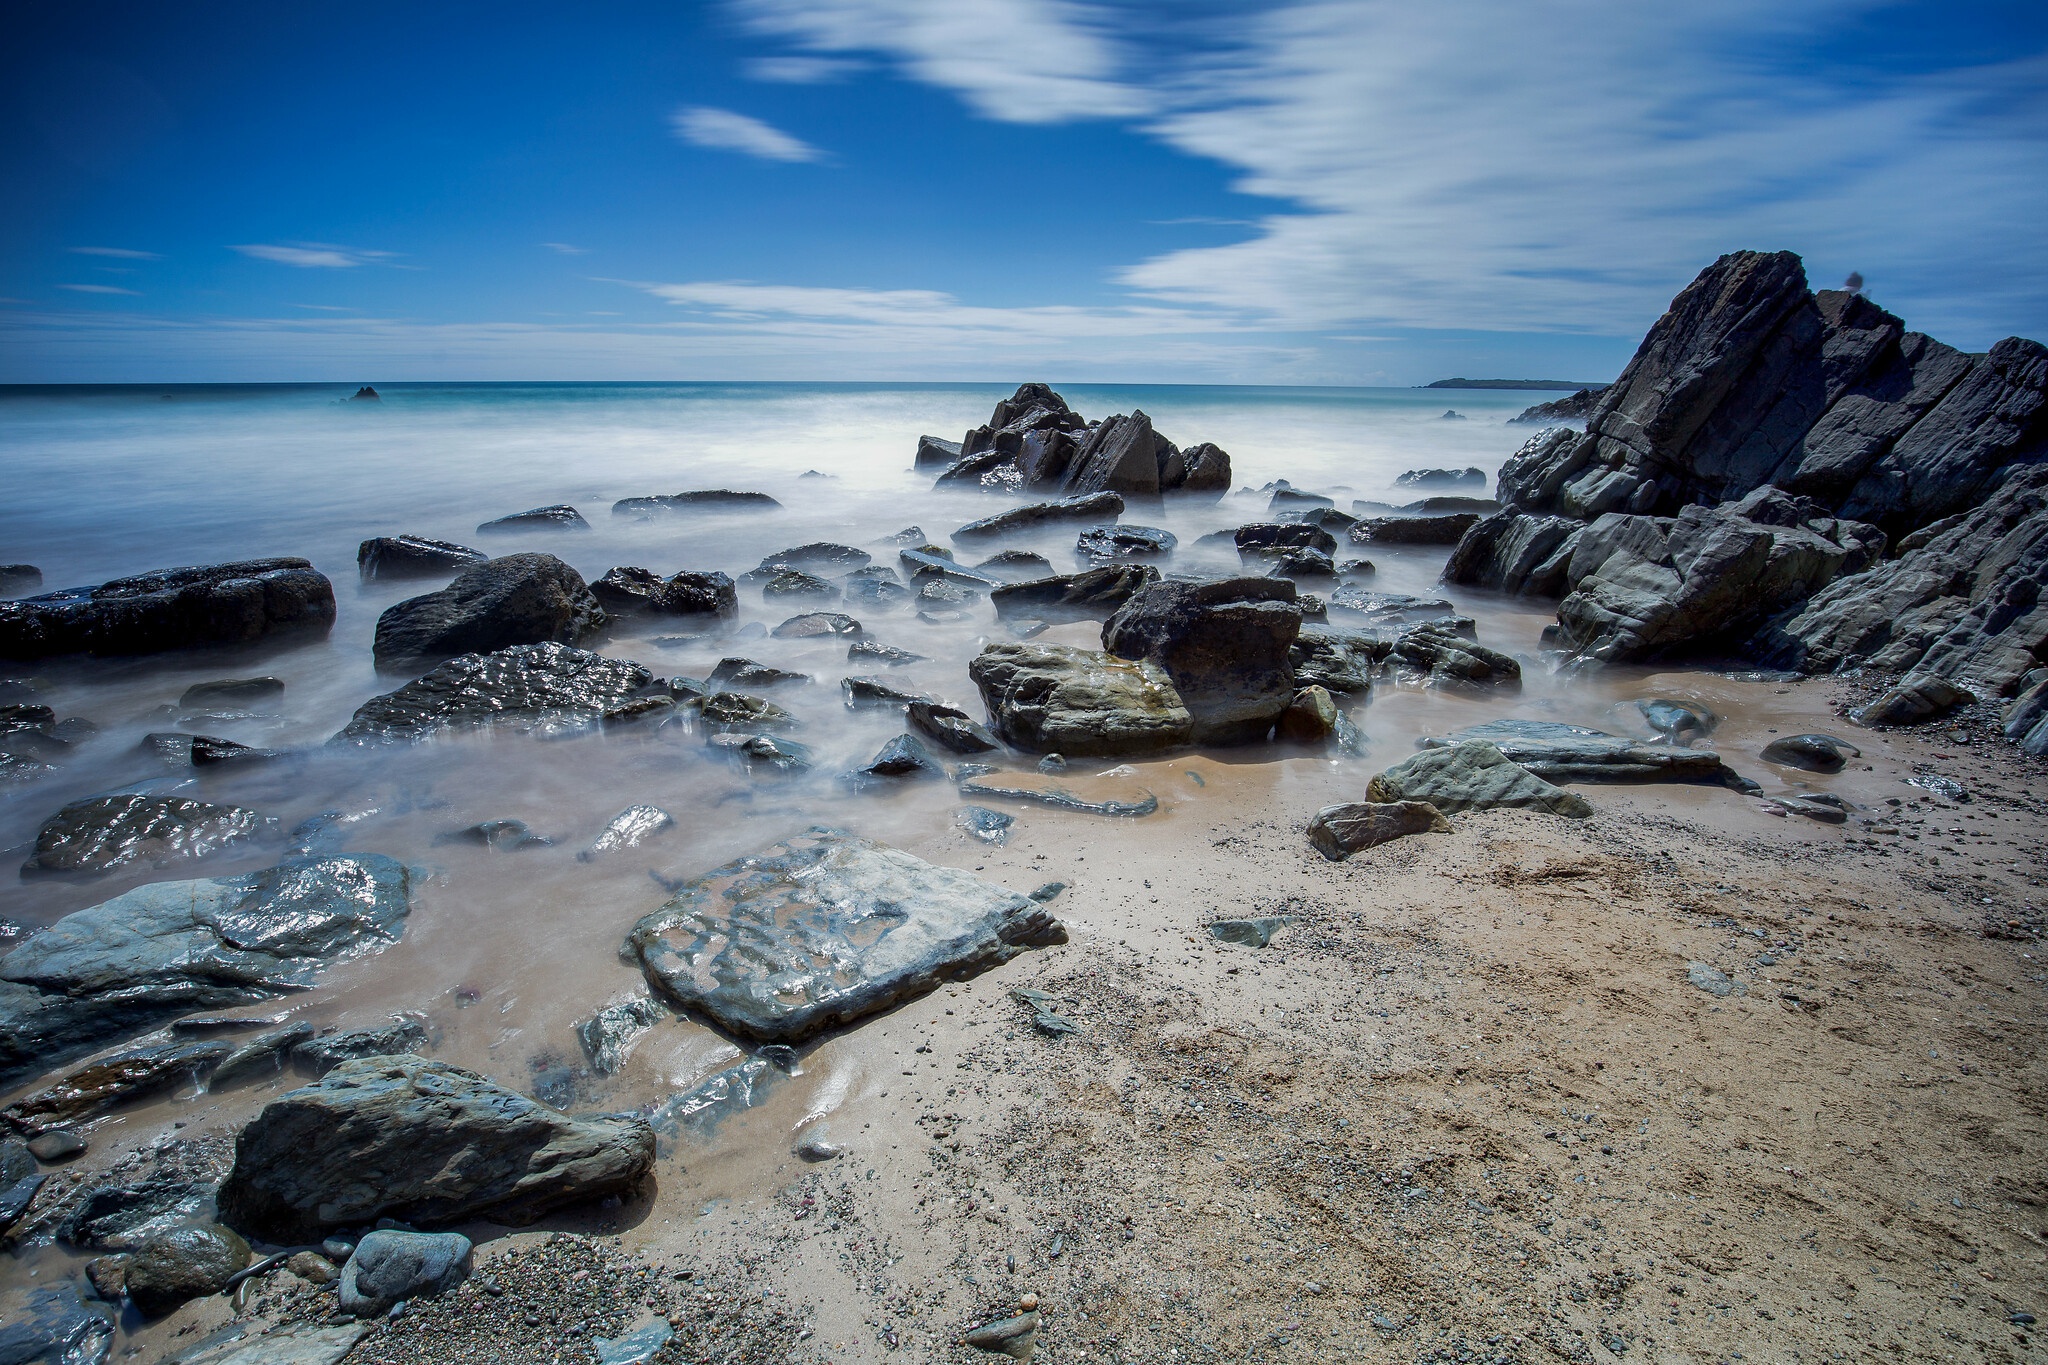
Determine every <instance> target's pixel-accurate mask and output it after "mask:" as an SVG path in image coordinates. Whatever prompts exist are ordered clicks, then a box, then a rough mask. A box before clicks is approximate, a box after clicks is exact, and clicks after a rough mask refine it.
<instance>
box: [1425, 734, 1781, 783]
mask: <svg viewBox="0 0 2048 1365" xmlns="http://www.w3.org/2000/svg"><path fill="white" fill-rule="evenodd" d="M1474 740H1480V741H1484V742H1485V743H1488V744H1491V745H1493V746H1494V747H1495V748H1497V749H1499V750H1500V751H1501V752H1502V753H1503V754H1505V755H1506V756H1507V757H1508V759H1509V760H1510V761H1512V762H1515V763H1519V764H1520V765H1521V766H1523V767H1524V768H1527V769H1528V770H1529V771H1530V772H1532V773H1534V774H1536V775H1537V776H1538V777H1540V778H1543V779H1544V780H1545V781H1548V782H1702V783H1707V784H1710V785H1715V786H1723V787H1732V788H1734V789H1736V790H1738V791H1747V790H1753V789H1754V788H1755V786H1756V784H1755V783H1753V782H1750V781H1749V780H1748V779H1746V778H1744V777H1741V776H1739V775H1738V774H1737V773H1736V772H1735V771H1734V770H1733V769H1732V768H1730V767H1729V766H1728V765H1727V764H1726V763H1724V762H1722V761H1721V756H1720V755H1719V754H1717V753H1715V752H1714V751H1713V750H1712V749H1688V748H1681V747H1679V746H1677V745H1671V744H1645V743H1643V742H1642V741H1641V740H1637V739H1629V738H1626V737H1624V736H1621V735H1610V734H1607V733H1605V732H1604V731H1600V730H1593V729H1588V728H1587V727H1585V726H1581V725H1565V724H1561V723H1560V722H1557V721H1551V720H1490V721H1486V722H1484V723H1483V724H1479V725H1470V726H1467V727H1466V728H1464V729H1462V730H1456V731H1453V732H1452V733H1450V734H1448V735H1431V736H1425V737H1424V738H1422V739H1421V740H1418V741H1417V743H1418V744H1420V745H1421V746H1422V747H1424V748H1426V749H1444V748H1449V747H1451V746H1452V745H1457V744H1464V743H1469V742H1471V741H1474Z"/></svg>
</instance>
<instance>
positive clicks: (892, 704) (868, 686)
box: [839, 678, 929, 711]
mask: <svg viewBox="0 0 2048 1365" xmlns="http://www.w3.org/2000/svg"><path fill="white" fill-rule="evenodd" d="M839 689H840V691H841V692H843V693H845V695H846V707H847V709H848V710H849V711H887V710H898V711H900V710H902V709H903V708H904V707H906V706H908V705H910V704H911V703H912V702H914V701H926V700H929V698H926V697H925V696H924V695H923V694H921V693H917V692H904V691H901V690H900V689H898V688H894V687H891V686H889V684H887V683H885V682H883V681H881V680H880V679H878V678H841V679H840V680H839Z"/></svg>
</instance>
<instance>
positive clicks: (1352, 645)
mask: <svg viewBox="0 0 2048 1365" xmlns="http://www.w3.org/2000/svg"><path fill="white" fill-rule="evenodd" d="M1392 651H1393V643H1392V642H1391V641H1388V640H1377V639H1374V638H1372V637H1371V636H1367V635H1351V634H1344V633H1341V632H1337V631H1321V630H1318V631H1303V632H1302V634H1301V635H1300V637H1299V638H1297V639H1296V640H1295V642H1294V643H1293V645H1291V646H1289V648H1288V651H1287V661H1288V664H1289V665H1290V667H1292V669H1293V670H1294V681H1295V682H1296V683H1298V684H1300V685H1301V686H1303V687H1308V686H1316V687H1321V688H1325V689H1327V690H1328V691H1331V692H1339V693H1353V694H1357V693H1364V692H1370V691H1371V690H1372V677H1373V674H1374V673H1375V672H1377V671H1378V670H1379V664H1380V660H1382V659H1384V658H1386V657H1387V655H1388V654H1390V653H1391V652H1392Z"/></svg>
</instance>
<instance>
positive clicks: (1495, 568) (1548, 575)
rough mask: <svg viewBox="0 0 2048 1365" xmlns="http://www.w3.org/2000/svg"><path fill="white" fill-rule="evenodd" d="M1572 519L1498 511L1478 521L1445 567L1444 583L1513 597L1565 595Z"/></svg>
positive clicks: (1576, 525)
mask: <svg viewBox="0 0 2048 1365" xmlns="http://www.w3.org/2000/svg"><path fill="white" fill-rule="evenodd" d="M1584 525H1585V523H1583V522H1580V521H1577V520H1575V519H1573V518H1571V517H1557V516H1542V515H1535V514H1531V513H1526V512H1497V513H1495V514H1494V515H1492V516H1489V517H1484V518H1482V519H1481V520H1479V521H1477V522H1475V523H1474V524H1473V526H1472V528H1471V529H1470V530H1468V531H1466V533H1465V535H1464V538H1463V539H1461V540H1460V541H1459V542H1458V545H1457V548H1456V549H1454V550H1452V551H1451V557H1450V559H1449V560H1447V561H1446V562H1445V564H1444V575H1443V577H1444V582H1446V583H1462V584H1464V585H1466V586H1468V587H1474V588H1487V589H1490V590H1492V591H1496V592H1505V593H1509V594H1512V595H1514V596H1518V597H1520V596H1531V595H1533V596H1539V597H1562V596H1563V595H1564V593H1565V592H1566V590H1567V589H1566V584H1565V573H1566V570H1567V569H1568V568H1569V567H1570V564H1571V552H1572V550H1573V549H1574V548H1575V547H1576V545H1577V540H1576V537H1577V534H1578V533H1579V531H1580V530H1582V529H1583V527H1584Z"/></svg>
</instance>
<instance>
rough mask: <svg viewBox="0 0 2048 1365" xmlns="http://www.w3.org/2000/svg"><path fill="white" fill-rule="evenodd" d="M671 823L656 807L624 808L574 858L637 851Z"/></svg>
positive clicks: (590, 858)
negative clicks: (588, 845) (624, 850)
mask: <svg viewBox="0 0 2048 1365" xmlns="http://www.w3.org/2000/svg"><path fill="white" fill-rule="evenodd" d="M724 695H728V696H729V695H732V694H730V693H727V694H724ZM675 823H676V822H675V818H674V817H673V816H671V815H670V814H669V813H668V812H667V811H665V810H663V809H662V808H661V807H659V806H646V805H641V806H628V807H626V809H624V810H622V811H620V812H619V813H618V814H617V815H614V816H613V817H612V818H611V819H610V820H609V821H608V822H607V823H606V824H605V827H604V829H603V831H602V832H600V833H599V834H598V836H597V838H596V839H594V840H592V841H591V844H590V847H588V848H586V849H584V850H582V851H581V852H579V853H578V854H577V855H576V860H577V861H578V862H584V863H587V862H592V861H595V860H596V859H598V858H600V857H602V856H604V855H605V854H607V853H616V852H618V851H619V850H620V849H624V848H638V847H640V846H641V845H642V844H644V843H646V842H647V841H648V840H649V839H652V838H653V837H654V836H655V835H657V834H660V833H661V832H662V831H664V830H669V829H674V828H675Z"/></svg>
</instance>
